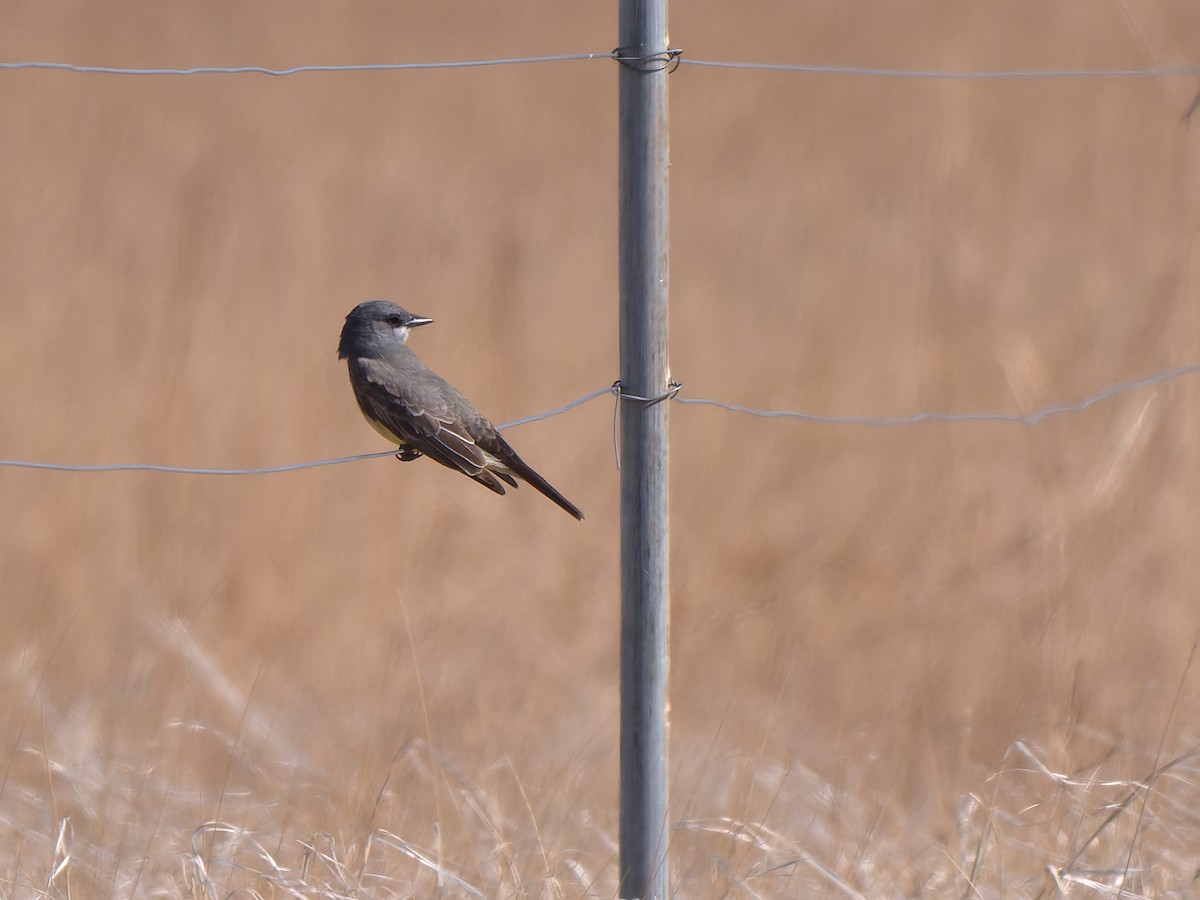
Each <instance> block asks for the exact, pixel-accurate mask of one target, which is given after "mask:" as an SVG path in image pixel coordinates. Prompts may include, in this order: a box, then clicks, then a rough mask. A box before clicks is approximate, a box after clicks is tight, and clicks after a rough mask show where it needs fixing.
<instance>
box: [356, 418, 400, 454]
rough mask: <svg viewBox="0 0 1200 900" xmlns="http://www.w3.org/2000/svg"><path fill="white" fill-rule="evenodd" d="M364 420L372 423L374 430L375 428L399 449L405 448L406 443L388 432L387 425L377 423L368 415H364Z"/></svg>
mask: <svg viewBox="0 0 1200 900" xmlns="http://www.w3.org/2000/svg"><path fill="white" fill-rule="evenodd" d="M363 418H364V419H366V420H367V421H368V422H369V423H370V425H371V427H372V428H374V429H375V430H376V431H378V432H379V433H380V434H382V435H383V436H384V438H386V439H387V440H389V441H391V442H392V443H393V444H395V445H396V446H397V447H403V446H404V441H402V440H400V438H398V437H396V435H394V434H392V433H391V432H390V431H389V430H388V428H387V426H386V425H384V424H382V423H381V422H376V421H375V420H374V419H372V418H371V417H370V416H368V415H367V414H366V413H363Z"/></svg>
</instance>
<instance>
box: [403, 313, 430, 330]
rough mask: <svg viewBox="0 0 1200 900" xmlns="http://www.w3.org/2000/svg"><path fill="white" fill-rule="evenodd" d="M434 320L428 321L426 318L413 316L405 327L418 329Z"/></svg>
mask: <svg viewBox="0 0 1200 900" xmlns="http://www.w3.org/2000/svg"><path fill="white" fill-rule="evenodd" d="M432 321H433V319H427V318H425V316H413V317H412V318H411V319H409V320H408V321H407V322H406V323H405V325H406V326H407V327H409V328H416V327H417V326H418V325H428V324H429V323H430V322H432Z"/></svg>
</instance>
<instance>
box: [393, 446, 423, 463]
mask: <svg viewBox="0 0 1200 900" xmlns="http://www.w3.org/2000/svg"><path fill="white" fill-rule="evenodd" d="M420 458H421V451H420V450H414V449H413V448H412V447H401V448H400V449H399V450H397V451H396V459H398V460H400V462H412V461H413V460H414V459H420Z"/></svg>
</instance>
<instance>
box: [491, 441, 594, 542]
mask: <svg viewBox="0 0 1200 900" xmlns="http://www.w3.org/2000/svg"><path fill="white" fill-rule="evenodd" d="M501 440H502V441H503V439H501ZM503 448H504V451H505V453H504V456H503V463H504V465H505V466H506V467H507V468H508V470H509V471H510V472H511V473H512V474H513V475H516V476H517V477H518V478H520V479H521V480H522V481H524V482H526V483H527V484H529V485H531V486H532V487H533V488H534V489H536V490H537V491H539V492H540V493H541V494H542V495H543V496H545V497H547V498H548V499H550V500H553V501H554V502H555V503H557V504H558V505H559V506H561V507H562V508H563V509H565V510H566V511H567V512H569V513H570V514H571V515H573V516H574V517H575V518H576V519H578V520H579V521H580V522H582V521H583V513H582V512H581V511H580V509H579V507H578V506H576V505H575V504H574V503H572V502H571V501H570V500H568V499H567V498H566V497H564V496H563V495H562V494H560V493H559V492H558V489H557V488H556V487H555V486H554V485H552V484H551V483H550V482H548V481H547V480H546V479H545V478H543V477H542V476H541V475H539V474H538V473H537V472H535V471H534V470H533V469H532V468H531V467H530V466H529V464H528V463H527V462H525V460H523V459H521V457H519V456H517V451H515V450H514V449H513V448H512V447H510V446H508V444H507V443H504V444H503ZM506 480H507V479H506Z"/></svg>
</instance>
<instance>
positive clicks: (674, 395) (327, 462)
mask: <svg viewBox="0 0 1200 900" xmlns="http://www.w3.org/2000/svg"><path fill="white" fill-rule="evenodd" d="M1198 372H1200V363H1192V364H1189V365H1185V366H1178V367H1177V368H1174V369H1167V370H1165V371H1162V372H1156V373H1155V374H1153V375H1147V376H1146V377H1145V378H1138V379H1136V380H1133V381H1121V382H1117V383H1116V384H1111V385H1109V386H1108V387H1105V388H1103V389H1102V390H1099V391H1097V392H1096V393H1094V394H1091V395H1089V396H1087V397H1084V398H1083V399H1082V400H1077V401H1074V402H1069V403H1055V404H1053V405H1051V406H1046V407H1043V408H1042V409H1039V410H1037V411H1035V412H1031V413H1025V414H1020V413H1000V412H974V413H971V412H968V413H949V412H934V411H929V412H918V413H912V414H910V415H905V416H828V415H822V414H820V413H811V412H804V411H802V410H783V409H758V408H755V407H751V406H742V405H739V404H737V403H728V402H726V401H724V400H713V399H709V398H702V397H684V396H680V395H679V393H680V391H679V387H678V386H676V387H673V389H672V390H670V391H668V392H667V394H664V397H663V399H665V400H667V401H669V402H674V403H680V404H683V405H693V406H713V407H716V408H718V409H722V410H725V411H726V412H733V413H739V414H743V415H749V416H756V417H759V418H764V419H794V420H799V421H803V422H809V423H812V424H817V425H848V426H858V427H868V428H895V427H899V426H904V425H921V424H924V423H941V424H965V423H980V422H992V423H996V424H1005V425H1025V426H1035V425H1039V424H1040V423H1042V422H1043V421H1045V420H1046V419H1048V418H1050V417H1052V416H1059V415H1064V414H1066V413H1075V412H1082V411H1084V410H1086V409H1088V408H1089V407H1092V406H1095V405H1096V404H1097V403H1101V402H1103V401H1105V400H1108V399H1111V398H1112V397H1116V396H1118V395H1119V394H1125V393H1129V392H1131V391H1137V390H1142V389H1145V388H1149V387H1153V386H1154V385H1157V384H1162V383H1164V382H1167V381H1173V380H1175V379H1177V378H1182V377H1184V376H1186V375H1194V374H1196V373H1198ZM606 394H611V395H613V396H614V397H615V398H619V397H620V396H621V388H620V385H619V383H617V384H613V385H612V386H611V387H605V388H600V389H598V390H595V391H592V392H591V393H589V394H585V395H584V396H582V397H580V398H578V399H577V400H572V401H571V402H570V403H566V404H564V405H563V406H559V407H557V408H555V409H551V410H547V411H546V412H542V413H537V414H535V415H531V416H525V417H524V418H520V419H514V420H513V421H511V422H506V423H504V424H503V425H498V426H497V427H498V428H500V429H505V428H516V427H518V426H520V425H528V424H530V423H532V422H540V421H542V420H543V419H551V418H554V417H555V416H561V415H563V414H564V413H567V412H569V411H571V410H572V409H575V408H576V407H578V406H582V405H583V404H585V403H589V402H591V401H592V400H595V399H597V398H599V397H603V396H605V395H606ZM630 399H637V400H642V398H630ZM394 453H395V451H394V450H379V451H375V452H373V453H360V454H356V455H354V456H339V457H335V458H333V459H318V460H312V461H309V462H299V463H290V464H288V465H281V466H255V467H253V468H246V469H227V468H220V469H217V468H199V467H192V466H165V465H157V464H155V463H113V464H100V465H69V464H66V463H52V462H40V461H33V460H22V459H0V468H4V467H7V468H15V469H41V470H48V471H52V472H165V473H169V474H173V475H274V474H277V473H280V472H296V471H299V470H301V469H316V468H320V467H322V466H337V465H342V464H345V463H353V462H361V461H363V460H367V459H381V458H382V457H385V456H391V455H393V454H394Z"/></svg>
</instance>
